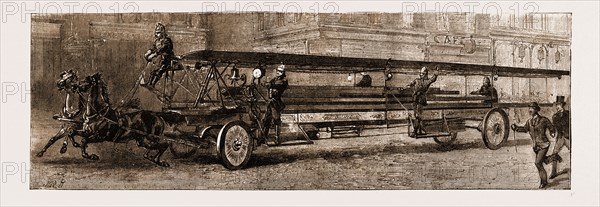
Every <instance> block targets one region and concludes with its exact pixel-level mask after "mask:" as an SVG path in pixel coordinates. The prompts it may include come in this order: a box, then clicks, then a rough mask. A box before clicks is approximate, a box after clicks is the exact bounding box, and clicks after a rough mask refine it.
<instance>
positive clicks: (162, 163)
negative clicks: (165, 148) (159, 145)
mask: <svg viewBox="0 0 600 207" xmlns="http://www.w3.org/2000/svg"><path fill="white" fill-rule="evenodd" d="M156 164H158V165H160V166H161V167H170V166H171V165H169V163H168V162H164V161H160V162H157V163H156Z"/></svg>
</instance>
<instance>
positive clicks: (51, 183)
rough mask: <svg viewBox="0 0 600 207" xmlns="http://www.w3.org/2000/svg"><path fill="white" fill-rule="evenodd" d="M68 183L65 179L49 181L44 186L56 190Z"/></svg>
mask: <svg viewBox="0 0 600 207" xmlns="http://www.w3.org/2000/svg"><path fill="white" fill-rule="evenodd" d="M66 182H67V181H66V180H65V179H60V180H49V181H47V182H46V183H45V184H44V188H54V189H59V188H62V187H63V185H64V184H65V183H66Z"/></svg>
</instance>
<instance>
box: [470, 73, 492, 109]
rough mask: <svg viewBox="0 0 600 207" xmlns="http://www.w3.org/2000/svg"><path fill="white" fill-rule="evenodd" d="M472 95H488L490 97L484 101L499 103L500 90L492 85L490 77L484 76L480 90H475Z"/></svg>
mask: <svg viewBox="0 0 600 207" xmlns="http://www.w3.org/2000/svg"><path fill="white" fill-rule="evenodd" d="M470 94H471V95H482V96H488V97H490V99H487V100H485V101H483V102H484V103H498V91H496V89H495V88H494V86H492V83H491V81H490V78H488V77H483V85H482V86H481V88H479V90H476V91H473V92H471V93H470Z"/></svg>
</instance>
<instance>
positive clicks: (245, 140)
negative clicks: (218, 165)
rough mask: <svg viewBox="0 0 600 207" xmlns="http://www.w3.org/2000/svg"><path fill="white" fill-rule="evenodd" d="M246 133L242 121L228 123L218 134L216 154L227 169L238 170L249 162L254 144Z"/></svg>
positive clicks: (246, 129) (246, 130) (247, 129)
mask: <svg viewBox="0 0 600 207" xmlns="http://www.w3.org/2000/svg"><path fill="white" fill-rule="evenodd" d="M248 132H249V128H248V126H247V125H246V124H245V123H244V122H243V121H233V122H229V123H227V124H226V125H225V126H223V128H222V129H221V131H220V132H219V135H218V141H217V145H218V146H217V154H218V156H219V158H220V159H221V162H222V164H223V166H225V167H226V168H227V169H230V170H239V169H241V168H243V167H244V166H245V165H246V163H248V161H249V160H250V156H251V155H252V150H253V147H254V143H253V139H252V136H251V135H250V133H248Z"/></svg>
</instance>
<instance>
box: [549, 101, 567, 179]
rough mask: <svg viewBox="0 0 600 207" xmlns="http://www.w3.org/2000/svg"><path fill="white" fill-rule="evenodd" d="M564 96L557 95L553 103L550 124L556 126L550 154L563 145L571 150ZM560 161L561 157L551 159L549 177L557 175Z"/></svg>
mask: <svg viewBox="0 0 600 207" xmlns="http://www.w3.org/2000/svg"><path fill="white" fill-rule="evenodd" d="M565 104H566V103H565V97H564V96H557V97H556V103H554V107H556V113H554V115H553V116H552V124H554V128H556V132H555V133H554V137H555V138H556V144H555V145H554V148H553V149H552V156H558V153H559V152H560V150H561V149H562V147H563V146H566V147H567V149H568V150H569V151H571V139H570V138H571V130H570V125H569V124H570V119H571V117H570V114H569V110H566V109H565ZM559 161H562V160H561V159H554V160H552V172H551V173H550V179H553V178H556V176H558V173H557V172H556V171H557V165H558V162H559Z"/></svg>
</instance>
